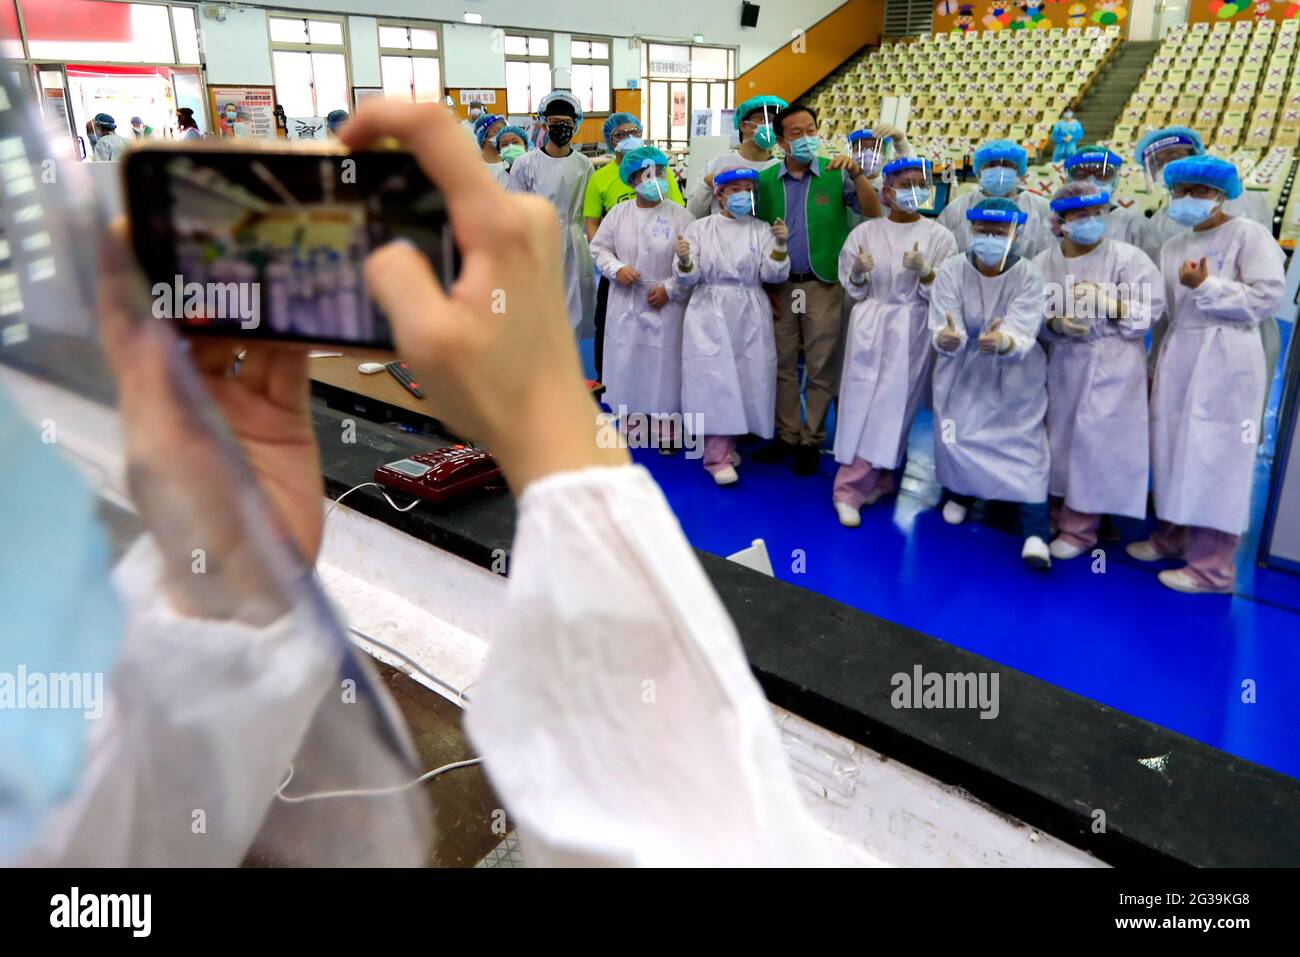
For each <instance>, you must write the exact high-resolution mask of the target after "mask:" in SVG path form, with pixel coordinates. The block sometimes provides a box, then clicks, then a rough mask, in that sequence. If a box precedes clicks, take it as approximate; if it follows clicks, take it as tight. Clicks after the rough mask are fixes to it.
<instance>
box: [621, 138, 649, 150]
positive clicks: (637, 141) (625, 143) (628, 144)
mask: <svg viewBox="0 0 1300 957" xmlns="http://www.w3.org/2000/svg"><path fill="white" fill-rule="evenodd" d="M643 146H645V140H643V139H641V137H639V136H628V137H625V138H623V139H621V140H619V143H618V146H616V147H614V149H615V151H617V152H619V153H626V152H628V151H630V150H639V149H640V148H641V147H643Z"/></svg>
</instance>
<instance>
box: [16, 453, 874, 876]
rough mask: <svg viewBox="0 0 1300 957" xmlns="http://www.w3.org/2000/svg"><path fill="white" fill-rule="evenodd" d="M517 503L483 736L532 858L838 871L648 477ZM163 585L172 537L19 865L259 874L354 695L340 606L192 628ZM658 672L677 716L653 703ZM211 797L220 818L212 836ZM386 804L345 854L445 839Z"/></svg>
mask: <svg viewBox="0 0 1300 957" xmlns="http://www.w3.org/2000/svg"><path fill="white" fill-rule="evenodd" d="M518 513H519V517H518V522H517V524H516V530H515V541H514V546H513V549H512V560H511V575H510V579H509V583H508V589H509V590H508V597H507V601H506V606H505V609H504V614H503V617H502V619H501V621H500V624H499V628H498V630H497V631H496V632H495V633H494V635H493V639H492V645H491V650H490V653H489V656H488V660H487V663H486V665H485V666H484V670H483V673H482V676H481V678H480V680H479V682H478V683H477V684H476V685H475V692H474V707H473V709H472V710H471V711H470V712H469V716H468V718H467V728H468V731H469V734H470V737H471V739H472V741H473V743H474V745H475V747H476V748H477V749H478V753H480V754H481V755H482V756H483V761H484V767H485V770H486V771H487V774H488V775H489V777H490V778H491V780H492V783H493V785H494V786H495V788H496V792H497V794H498V795H500V797H501V800H502V802H503V804H504V806H505V807H506V809H507V810H508V811H509V814H510V817H511V819H512V820H513V821H516V822H518V825H519V834H520V840H521V842H522V843H523V846H524V851H525V856H526V858H527V860H528V863H529V865H530V866H536V867H546V866H584V867H593V866H594V867H611V866H767V867H781V866H816V865H824V864H828V863H831V861H832V859H833V857H832V855H833V851H832V842H831V841H830V840H829V839H828V835H827V834H826V832H825V831H824V830H822V828H821V827H820V826H819V825H818V823H817V822H816V821H815V820H814V819H813V818H812V815H811V814H810V812H809V811H808V809H807V807H806V806H805V805H804V803H803V800H802V798H801V797H800V794H799V792H798V790H797V789H796V786H795V782H794V778H793V775H792V774H791V770H790V765H789V762H788V759H787V758H786V754H785V751H784V748H783V746H782V744H781V739H780V734H779V732H778V731H777V728H776V724H775V722H774V720H773V714H772V710H771V707H770V706H769V704H768V702H767V700H766V699H765V698H764V696H763V693H762V690H761V689H760V688H759V686H758V683H757V681H755V679H754V676H753V673H752V672H751V671H750V669H749V665H748V662H747V661H746V659H745V654H744V651H743V650H742V648H741V645H740V639H739V637H738V636H737V634H736V628H735V625H734V624H733V623H732V621H731V619H730V617H729V616H728V615H727V612H726V609H725V608H723V606H722V603H721V601H720V600H719V599H718V596H717V593H716V592H715V591H714V590H713V587H712V585H711V584H710V583H709V580H708V578H707V577H706V576H705V574H704V571H703V569H702V568H701V567H700V564H699V560H698V559H697V558H696V556H695V554H694V552H693V551H692V549H691V547H690V545H689V544H688V543H687V541H686V538H685V536H684V535H683V534H682V531H681V528H680V526H679V525H678V524H677V521H676V519H675V517H674V516H673V514H672V511H671V510H670V509H669V507H668V503H667V502H666V501H665V500H664V497H663V494H662V493H661V492H660V491H659V488H658V487H657V486H656V485H655V483H654V481H653V479H651V478H650V476H649V474H648V473H647V472H646V471H645V470H644V469H642V468H640V467H637V466H631V465H628V466H622V467H618V468H593V469H587V470H582V471H571V472H562V473H557V474H553V475H550V476H547V477H545V478H543V479H539V480H538V481H536V482H534V483H532V484H531V485H529V486H528V488H527V489H526V491H525V492H524V493H523V495H522V496H521V497H520V500H519V504H518ZM160 576H161V572H160V559H159V557H158V554H157V549H156V548H155V547H152V546H147V547H145V548H143V549H140V548H137V549H136V550H133V551H132V552H131V553H129V554H128V556H127V558H126V559H124V560H123V563H122V566H121V567H119V569H118V570H117V573H116V575H115V578H116V579H117V581H118V584H119V589H120V591H121V593H122V599H123V602H124V604H125V606H126V609H127V612H128V633H127V638H126V643H125V644H124V646H123V649H122V655H121V658H120V659H119V661H118V664H117V665H116V667H115V669H114V672H113V674H112V675H111V676H110V680H109V682H108V688H109V698H110V701H109V703H108V707H107V709H106V712H105V714H104V716H103V718H101V719H100V720H99V721H98V722H95V723H94V726H93V727H92V728H91V733H92V735H94V740H93V741H92V745H91V756H90V759H89V761H88V764H87V767H86V768H85V770H84V772H83V781H82V782H81V784H80V786H79V790H78V792H77V793H76V794H75V795H74V796H73V798H72V799H70V800H69V801H68V802H67V803H66V804H65V805H62V806H60V807H59V808H57V809H56V810H55V811H54V812H52V814H51V816H50V818H49V819H48V820H47V822H46V825H45V827H43V828H42V832H41V834H40V835H39V838H38V841H37V844H36V846H35V847H34V848H33V849H32V851H31V853H30V854H29V855H26V856H24V857H23V858H21V859H19V860H18V861H5V862H4V863H6V864H10V863H20V864H58V865H62V866H86V865H93V866H169V867H177V866H232V867H233V866H236V865H238V864H239V863H240V860H241V857H242V851H243V849H244V848H246V847H247V846H248V843H249V842H250V841H252V840H253V837H254V835H255V834H256V832H257V830H258V828H259V825H260V823H261V821H262V819H263V817H264V815H265V814H266V813H267V809H268V806H270V807H271V808H272V810H274V807H275V800H274V797H273V795H274V794H275V789H276V787H277V786H278V785H279V784H280V783H281V782H282V781H283V780H284V777H285V768H286V766H287V765H288V763H289V762H290V761H292V760H293V758H294V755H295V752H296V751H297V749H298V747H299V745H300V744H301V738H302V734H303V732H304V729H305V727H306V724H307V721H308V719H309V718H310V717H311V716H312V714H313V713H314V712H315V710H316V707H317V704H318V702H319V701H320V699H321V696H322V695H326V694H330V693H334V694H337V693H338V687H339V685H338V679H339V674H340V672H339V670H338V662H337V661H336V660H334V659H333V658H332V656H323V655H322V654H320V652H321V649H322V647H323V646H322V644H321V643H319V642H317V641H315V640H314V639H313V638H312V637H311V635H310V634H309V633H308V630H307V629H308V627H309V625H308V623H309V622H310V621H312V620H317V621H318V620H319V619H313V617H312V616H311V615H310V614H307V613H302V614H300V612H301V610H296V611H295V613H293V614H291V615H288V616H286V617H285V618H284V619H283V620H281V621H280V622H278V623H276V624H275V625H272V626H269V627H267V628H261V629H250V628H244V627H242V626H239V625H235V624H232V623H230V622H227V621H200V620H193V619H188V618H183V617H181V616H179V615H177V614H175V613H173V612H172V611H171V610H170V609H169V608H168V607H167V603H166V599H165V598H164V596H163V590H162V586H161V585H160ZM595 577H599V578H600V581H601V588H600V589H596V590H592V589H591V588H589V587H587V584H586V583H589V582H591V581H592V580H593V579H594V578H595ZM611 635H616V636H617V638H618V640H617V641H613V642H611V641H610V636H611ZM647 681H653V682H654V692H655V696H656V700H658V701H659V702H661V703H660V705H659V706H654V707H648V706H647V705H646V703H645V702H646V698H645V694H646V682H647ZM195 689H199V692H196V691H195ZM362 757H364V752H363V753H362ZM352 770H358V769H356V768H353V769H352ZM360 770H361V771H364V769H360ZM289 790H290V791H292V790H293V789H292V787H291V788H290V789H289ZM330 805H333V806H334V808H335V812H336V813H334V814H333V815H332V816H331V817H330V818H329V821H330V824H331V825H332V826H335V827H337V824H338V821H339V818H338V815H337V804H336V802H331V801H322V802H317V803H316V804H314V805H313V804H307V805H296V807H298V808H312V807H322V808H328V807H329V806H330ZM196 808H203V809H206V810H207V812H208V813H207V816H206V818H207V819H206V824H207V833H206V834H203V835H201V836H196V835H195V832H194V831H193V830H192V829H191V815H192V813H193V811H194V809H196ZM384 808H385V804H384V803H383V801H372V802H367V801H358V802H356V803H355V804H354V809H353V810H352V811H350V812H349V814H350V817H349V821H350V823H351V824H352V825H354V827H355V831H356V836H357V842H356V847H355V848H353V853H352V856H350V857H348V858H346V859H343V860H338V861H331V862H328V863H331V864H333V865H336V866H337V865H366V864H386V865H395V864H396V865H405V866H418V865H420V864H422V863H424V851H425V850H426V848H425V846H424V844H423V842H422V841H416V840H412V839H410V837H409V836H408V835H406V834H405V833H403V832H402V830H401V827H400V825H401V822H398V821H394V820H392V818H393V815H392V814H383V813H381V812H382V811H383V809H384ZM371 809H373V812H372V810H371ZM173 812H175V813H173ZM302 840H303V842H304V844H306V845H310V844H311V843H312V841H311V834H310V833H304V834H303V835H302ZM331 843H338V837H337V835H334V836H333V838H332V840H331ZM857 858H858V860H857V861H855V863H869V864H879V862H878V861H875V860H874V859H872V858H871V857H870V855H868V854H866V853H865V852H862V853H859V854H858V855H857Z"/></svg>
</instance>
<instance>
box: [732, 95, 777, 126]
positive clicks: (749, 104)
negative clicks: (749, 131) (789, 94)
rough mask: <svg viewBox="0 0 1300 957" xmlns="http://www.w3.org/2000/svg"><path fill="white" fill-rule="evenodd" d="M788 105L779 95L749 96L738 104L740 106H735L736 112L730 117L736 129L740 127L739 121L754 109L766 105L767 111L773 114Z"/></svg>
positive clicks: (759, 108)
mask: <svg viewBox="0 0 1300 957" xmlns="http://www.w3.org/2000/svg"><path fill="white" fill-rule="evenodd" d="M789 105H790V104H789V103H787V102H786V101H785V100H783V99H781V98H780V97H779V96H751V97H750V98H749V99H748V100H746V101H745V102H744V103H742V104H740V106H738V107H736V114H735V116H733V117H732V118H731V122H732V123H733V124H734V125H735V127H736V129H740V123H741V121H742V120H743V119H744V118H745V117H747V116H748V115H749V114H750V113H753V112H754V111H755V110H761V109H762V108H763V107H765V106H766V107H767V108H768V112H769V113H771V114H772V115H773V116H775V115H776V114H777V112H778V111H780V110H784V109H785V108H786V107H787V106H789Z"/></svg>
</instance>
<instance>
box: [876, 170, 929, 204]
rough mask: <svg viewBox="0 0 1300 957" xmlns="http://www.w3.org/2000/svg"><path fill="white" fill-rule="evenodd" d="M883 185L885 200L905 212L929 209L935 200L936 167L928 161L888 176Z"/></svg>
mask: <svg viewBox="0 0 1300 957" xmlns="http://www.w3.org/2000/svg"><path fill="white" fill-rule="evenodd" d="M883 185H884V196H883V200H884V202H885V203H886V204H887V205H889V206H891V207H895V208H898V209H901V210H902V211H903V212H905V213H915V212H919V211H920V210H923V209H929V208H930V207H931V206H932V204H933V202H934V168H933V167H932V166H931V165H930V164H929V163H928V162H927V163H926V164H925V165H924V166H916V167H909V168H908V169H903V170H899V171H898V172H896V173H892V174H890V175H888V176H886V177H885V179H884V183H883Z"/></svg>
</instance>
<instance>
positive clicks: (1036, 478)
mask: <svg viewBox="0 0 1300 957" xmlns="http://www.w3.org/2000/svg"><path fill="white" fill-rule="evenodd" d="M966 215H967V217H968V218H969V221H970V223H971V225H972V227H973V235H974V237H975V238H974V240H973V241H972V244H971V252H970V253H968V254H967V255H964V256H954V257H953V258H951V259H949V260H948V261H947V262H945V263H944V264H943V265H942V266H940V267H939V275H938V278H936V279H935V281H934V287H933V288H932V289H931V290H930V331H931V334H932V341H933V343H934V348H935V352H936V355H935V360H934V460H935V468H936V471H937V473H938V478H939V483H940V484H941V485H942V486H943V487H944V489H945V499H946V501H945V503H944V506H943V518H944V521H946V522H948V523H949V524H951V525H958V524H961V523H962V522H963V521H965V520H966V514H967V511H968V509H969V508H970V506H971V504H972V503H973V502H974V500H975V499H977V498H982V499H985V500H990V501H1004V502H1014V503H1015V504H1016V505H1017V506H1018V510H1019V513H1020V526H1021V533H1022V535H1023V536H1024V540H1025V541H1024V546H1023V548H1022V549H1021V558H1023V559H1024V561H1025V562H1026V564H1028V565H1030V566H1031V567H1033V568H1038V569H1048V568H1050V567H1051V564H1052V559H1051V556H1050V554H1049V553H1048V546H1047V538H1048V536H1049V530H1048V515H1047V476H1048V448H1047V428H1046V424H1045V421H1044V420H1045V418H1046V415H1047V358H1046V356H1045V355H1044V354H1043V350H1042V348H1041V347H1040V346H1039V344H1038V332H1039V328H1040V327H1041V326H1042V323H1043V276H1042V274H1041V273H1040V272H1039V271H1038V270H1037V269H1036V268H1035V267H1034V265H1033V263H1031V262H1030V261H1029V260H1027V259H1023V258H1021V257H1020V256H1018V255H1017V254H1016V245H1015V231H1016V229H1017V228H1018V227H1019V226H1022V225H1024V222H1025V214H1024V213H1023V212H1021V211H1020V210H1019V209H1017V208H1016V206H1015V204H1014V203H1012V202H1011V201H1010V200H1006V199H986V200H984V201H983V202H981V203H979V204H978V205H977V206H975V208H973V209H971V210H969V211H968V212H967V214H966Z"/></svg>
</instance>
